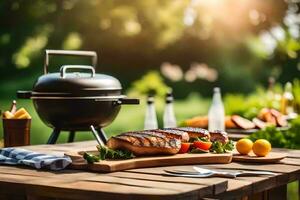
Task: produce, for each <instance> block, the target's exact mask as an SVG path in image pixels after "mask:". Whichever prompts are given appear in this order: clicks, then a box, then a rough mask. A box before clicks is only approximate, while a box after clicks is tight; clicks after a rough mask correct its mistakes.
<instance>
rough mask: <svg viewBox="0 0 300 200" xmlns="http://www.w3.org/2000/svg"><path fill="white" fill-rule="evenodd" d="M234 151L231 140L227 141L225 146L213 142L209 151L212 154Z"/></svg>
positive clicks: (218, 142)
mask: <svg viewBox="0 0 300 200" xmlns="http://www.w3.org/2000/svg"><path fill="white" fill-rule="evenodd" d="M233 149H234V143H233V141H232V140H229V141H228V142H227V143H226V144H223V143H222V142H220V141H215V142H213V143H212V146H211V148H210V151H211V152H213V153H227V152H229V151H232V150H233Z"/></svg>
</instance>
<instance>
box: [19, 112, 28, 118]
mask: <svg viewBox="0 0 300 200" xmlns="http://www.w3.org/2000/svg"><path fill="white" fill-rule="evenodd" d="M18 119H31V116H30V115H29V114H28V113H27V112H26V113H24V114H23V115H21V116H20V117H18Z"/></svg>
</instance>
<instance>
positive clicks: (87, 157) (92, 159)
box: [83, 152, 100, 164]
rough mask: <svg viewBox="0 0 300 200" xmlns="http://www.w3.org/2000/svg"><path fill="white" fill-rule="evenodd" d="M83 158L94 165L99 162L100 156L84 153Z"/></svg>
mask: <svg viewBox="0 0 300 200" xmlns="http://www.w3.org/2000/svg"><path fill="white" fill-rule="evenodd" d="M83 158H84V159H85V160H86V161H87V162H88V163H89V164H93V163H94V162H99V160H100V158H99V156H96V155H93V154H91V153H87V152H84V154H83Z"/></svg>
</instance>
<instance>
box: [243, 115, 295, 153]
mask: <svg viewBox="0 0 300 200" xmlns="http://www.w3.org/2000/svg"><path fill="white" fill-rule="evenodd" d="M249 139H251V140H252V141H255V140H257V139H266V140H269V142H270V143H271V144H272V146H273V147H278V148H288V149H299V148H300V117H298V118H296V119H294V120H292V121H291V123H290V128H289V130H287V131H280V130H278V129H277V128H276V127H275V126H270V127H266V128H265V129H263V130H260V131H258V132H256V133H253V134H252V135H250V136H249Z"/></svg>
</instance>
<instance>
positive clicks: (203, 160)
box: [65, 151, 232, 172]
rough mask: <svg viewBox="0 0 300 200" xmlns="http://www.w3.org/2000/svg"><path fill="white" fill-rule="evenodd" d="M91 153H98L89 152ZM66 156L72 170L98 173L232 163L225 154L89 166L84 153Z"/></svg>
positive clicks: (230, 157)
mask: <svg viewBox="0 0 300 200" xmlns="http://www.w3.org/2000/svg"><path fill="white" fill-rule="evenodd" d="M89 153H95V154H96V153H97V152H96V151H94V152H89ZM65 155H67V156H70V157H71V159H72V164H71V165H70V168H72V169H81V170H90V171H96V172H115V171H121V170H126V169H136V168H145V167H161V166H170V165H189V164H218V163H230V162H231V160H232V154H231V153H224V154H213V153H203V154H188V153H186V154H176V155H172V156H152V157H138V158H133V159H128V160H102V161H100V162H95V163H94V164H87V162H86V161H85V160H84V159H83V157H82V155H83V152H68V153H65Z"/></svg>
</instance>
